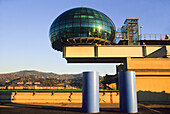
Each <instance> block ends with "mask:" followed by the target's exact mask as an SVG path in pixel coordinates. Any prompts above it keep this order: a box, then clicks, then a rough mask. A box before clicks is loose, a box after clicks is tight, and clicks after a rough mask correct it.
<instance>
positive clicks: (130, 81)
mask: <svg viewBox="0 0 170 114" xmlns="http://www.w3.org/2000/svg"><path fill="white" fill-rule="evenodd" d="M119 93H120V95H119V97H120V112H123V113H137V112H138V109H137V96H136V77H135V72H134V71H123V72H119Z"/></svg>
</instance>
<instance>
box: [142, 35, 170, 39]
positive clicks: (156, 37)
mask: <svg viewBox="0 0 170 114" xmlns="http://www.w3.org/2000/svg"><path fill="white" fill-rule="evenodd" d="M166 35H167V34H141V35H140V37H139V38H140V40H146V39H149V40H156V39H165V37H166ZM168 35H170V34H168Z"/></svg>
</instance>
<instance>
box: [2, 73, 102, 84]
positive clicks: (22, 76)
mask: <svg viewBox="0 0 170 114" xmlns="http://www.w3.org/2000/svg"><path fill="white" fill-rule="evenodd" d="M101 79H102V77H100V80H101ZM52 80H53V81H52ZM58 80H59V81H58ZM70 80H71V81H70ZM81 80H82V74H56V73H46V72H39V71H35V70H24V71H19V72H14V73H7V74H0V85H4V84H8V85H11V84H12V85H16V83H17V82H21V81H23V82H27V81H31V82H35V81H39V82H42V83H43V85H45V84H47V82H48V85H50V83H52V85H55V84H54V83H53V82H56V81H58V83H57V84H59V83H61V82H62V83H67V82H70V83H71V82H77V83H78V82H79V83H81Z"/></svg>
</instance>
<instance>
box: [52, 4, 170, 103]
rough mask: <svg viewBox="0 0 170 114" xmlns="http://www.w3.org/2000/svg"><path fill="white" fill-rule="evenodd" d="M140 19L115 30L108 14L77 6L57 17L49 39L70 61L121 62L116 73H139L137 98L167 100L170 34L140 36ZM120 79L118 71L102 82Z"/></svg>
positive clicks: (132, 19)
mask: <svg viewBox="0 0 170 114" xmlns="http://www.w3.org/2000/svg"><path fill="white" fill-rule="evenodd" d="M138 20H139V19H138V18H127V19H126V20H125V22H124V25H123V26H122V27H121V28H120V29H117V30H116V28H115V26H114V24H113V22H112V21H111V19H110V18H109V17H108V16H106V15H105V14H103V13H101V12H99V11H96V10H93V9H90V8H83V7H82V8H74V9H71V10H68V11H66V12H64V13H63V14H61V15H60V16H59V17H58V18H56V20H55V21H54V22H53V24H52V25H51V28H50V40H51V43H52V47H53V48H54V49H55V50H58V51H61V52H63V57H64V58H65V59H66V60H67V62H68V63H121V65H119V66H117V73H118V72H121V71H135V72H136V85H137V91H138V101H141V102H145V101H146V102H164V103H168V102H170V89H169V88H170V39H169V35H168V34H166V35H161V34H160V35H157V34H148V35H146V34H142V32H141V34H140V35H139V25H138ZM140 28H142V27H140ZM153 37H154V38H153ZM148 38H149V39H148ZM117 78H118V77H117V74H116V75H115V76H113V77H112V76H106V77H105V80H104V82H103V83H105V85H106V84H111V83H117V82H118V79H117ZM116 85H117V89H118V84H116ZM116 85H115V86H116ZM155 92H156V93H155ZM145 97H146V98H145ZM153 98H155V99H153Z"/></svg>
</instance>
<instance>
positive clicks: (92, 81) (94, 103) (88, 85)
mask: <svg viewBox="0 0 170 114" xmlns="http://www.w3.org/2000/svg"><path fill="white" fill-rule="evenodd" d="M82 110H83V112H85V113H98V112H99V73H98V72H83V104H82Z"/></svg>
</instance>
